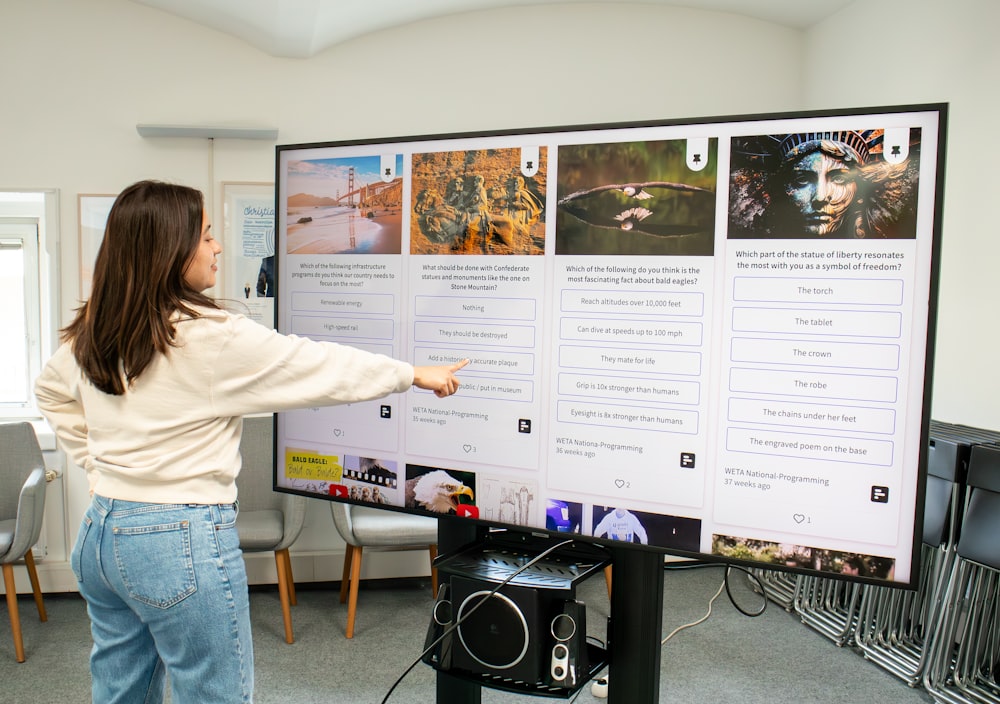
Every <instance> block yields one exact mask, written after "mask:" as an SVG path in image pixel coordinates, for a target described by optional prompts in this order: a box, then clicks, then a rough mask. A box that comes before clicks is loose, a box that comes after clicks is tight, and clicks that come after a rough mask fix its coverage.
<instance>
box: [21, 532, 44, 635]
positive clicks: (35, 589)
mask: <svg viewBox="0 0 1000 704" xmlns="http://www.w3.org/2000/svg"><path fill="white" fill-rule="evenodd" d="M24 566H25V567H27V568H28V579H30V580H31V593H32V594H34V595H35V606H37V607H38V620H39V621H41V622H42V623H44V622H45V621H48V620H49V616H48V614H46V613H45V602H44V601H42V588H41V587H40V586H39V585H38V570H36V569H35V556H34V555H32V554H31V550H29V551H28V552H26V553H24Z"/></svg>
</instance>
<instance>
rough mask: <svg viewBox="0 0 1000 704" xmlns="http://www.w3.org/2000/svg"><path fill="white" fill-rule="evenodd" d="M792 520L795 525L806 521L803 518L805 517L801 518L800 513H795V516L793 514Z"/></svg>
mask: <svg viewBox="0 0 1000 704" xmlns="http://www.w3.org/2000/svg"><path fill="white" fill-rule="evenodd" d="M792 519H793V520H794V521H795V522H796V523H802V521H804V520H806V517H805V516H803V515H802V514H801V513H796V514H794V515H793V516H792Z"/></svg>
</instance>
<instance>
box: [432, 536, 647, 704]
mask: <svg viewBox="0 0 1000 704" xmlns="http://www.w3.org/2000/svg"><path fill="white" fill-rule="evenodd" d="M486 533H487V529H486V528H484V527H482V526H478V525H476V524H473V523H471V522H470V521H466V520H464V519H458V518H442V519H440V520H439V521H438V550H439V552H440V553H441V554H448V553H450V552H452V551H454V550H458V549H459V548H461V547H463V546H465V545H470V544H472V543H475V542H477V541H481V540H482V539H483V538H484V536H485V535H486ZM610 550H611V555H612V563H611V564H612V574H613V579H612V590H611V623H610V625H609V632H608V653H609V654H610V662H611V667H610V670H609V675H610V683H609V686H608V704H657V702H659V697H660V639H661V637H662V635H661V633H662V630H663V555H661V554H659V553H657V552H653V551H648V550H637V549H635V548H630V547H628V546H626V545H623V546H621V547H612V548H610ZM437 702H438V704H481V702H482V689H481V685H479V684H477V683H475V682H470V681H468V680H465V679H460V678H458V677H455V676H453V675H450V674H448V673H447V672H442V671H438V672H437Z"/></svg>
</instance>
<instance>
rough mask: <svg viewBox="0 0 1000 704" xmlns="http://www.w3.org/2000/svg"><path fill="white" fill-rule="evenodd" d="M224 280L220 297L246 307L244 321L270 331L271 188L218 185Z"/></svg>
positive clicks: (262, 185)
mask: <svg viewBox="0 0 1000 704" xmlns="http://www.w3.org/2000/svg"><path fill="white" fill-rule="evenodd" d="M222 215H223V238H224V239H223V246H224V252H223V254H222V261H223V262H224V270H225V276H224V278H223V281H222V294H221V297H222V298H225V299H235V300H238V301H240V302H241V303H242V304H244V305H245V306H246V311H245V312H246V314H247V316H248V317H250V318H252V319H254V320H256V321H257V322H259V323H261V324H263V325H267V326H268V327H272V328H273V327H274V185H273V184H271V183H243V182H228V183H223V184H222Z"/></svg>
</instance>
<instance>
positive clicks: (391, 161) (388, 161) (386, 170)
mask: <svg viewBox="0 0 1000 704" xmlns="http://www.w3.org/2000/svg"><path fill="white" fill-rule="evenodd" d="M380 161H381V163H382V173H381V176H382V180H383V181H384V182H385V183H390V182H391V181H392V180H393V179H394V178H396V155H395V154H383V155H382V156H381V157H380Z"/></svg>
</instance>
